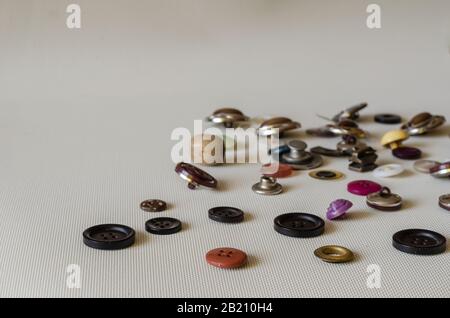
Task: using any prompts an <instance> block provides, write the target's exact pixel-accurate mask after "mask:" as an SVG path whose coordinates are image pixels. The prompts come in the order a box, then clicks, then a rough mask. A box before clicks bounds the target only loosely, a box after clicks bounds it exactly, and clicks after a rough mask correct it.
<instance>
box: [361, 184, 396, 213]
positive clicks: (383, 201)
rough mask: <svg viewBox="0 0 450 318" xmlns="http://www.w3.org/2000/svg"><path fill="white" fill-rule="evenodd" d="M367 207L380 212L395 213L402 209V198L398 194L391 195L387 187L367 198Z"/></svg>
mask: <svg viewBox="0 0 450 318" xmlns="http://www.w3.org/2000/svg"><path fill="white" fill-rule="evenodd" d="M366 200H367V205H368V206H370V207H371V208H374V209H377V210H381V211H396V210H399V209H400V208H401V207H402V203H403V202H402V198H401V197H400V196H399V195H398V194H394V193H391V190H390V189H389V188H387V187H384V188H383V189H381V191H380V192H375V193H372V194H369V195H368V196H367V199H366Z"/></svg>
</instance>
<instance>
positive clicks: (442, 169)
mask: <svg viewBox="0 0 450 318" xmlns="http://www.w3.org/2000/svg"><path fill="white" fill-rule="evenodd" d="M430 173H431V175H432V176H433V177H436V178H447V177H450V161H449V162H444V163H441V164H438V165H436V166H434V167H432V168H431V169H430Z"/></svg>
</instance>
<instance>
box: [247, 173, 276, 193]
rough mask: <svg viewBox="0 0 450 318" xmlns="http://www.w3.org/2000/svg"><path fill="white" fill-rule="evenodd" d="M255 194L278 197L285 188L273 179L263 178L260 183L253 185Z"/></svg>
mask: <svg viewBox="0 0 450 318" xmlns="http://www.w3.org/2000/svg"><path fill="white" fill-rule="evenodd" d="M252 190H253V192H255V193H257V194H262V195H277V194H280V193H281V192H283V187H282V186H281V184H279V183H278V182H277V179H275V178H272V177H266V176H262V177H261V179H260V181H259V182H258V183H256V184H254V185H253V187H252Z"/></svg>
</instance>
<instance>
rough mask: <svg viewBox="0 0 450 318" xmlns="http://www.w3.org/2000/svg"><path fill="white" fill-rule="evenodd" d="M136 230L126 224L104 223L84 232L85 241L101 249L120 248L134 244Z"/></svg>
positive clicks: (90, 245)
mask: <svg viewBox="0 0 450 318" xmlns="http://www.w3.org/2000/svg"><path fill="white" fill-rule="evenodd" d="M135 237H136V233H135V231H134V230H133V229H132V228H130V227H128V226H125V225H119V224H102V225H96V226H93V227H91V228H88V229H87V230H86V231H84V232H83V242H84V244H86V245H87V246H89V247H92V248H95V249H99V250H120V249H124V248H127V247H129V246H131V245H133V244H134V241H135Z"/></svg>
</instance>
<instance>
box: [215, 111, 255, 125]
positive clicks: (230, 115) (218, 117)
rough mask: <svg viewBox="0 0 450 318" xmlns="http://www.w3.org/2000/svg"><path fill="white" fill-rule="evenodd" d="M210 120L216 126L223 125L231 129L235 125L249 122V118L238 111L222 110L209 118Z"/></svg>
mask: <svg viewBox="0 0 450 318" xmlns="http://www.w3.org/2000/svg"><path fill="white" fill-rule="evenodd" d="M208 120H209V121H211V122H213V123H215V124H223V125H224V126H225V127H227V128H230V127H233V125H234V124H235V123H238V122H244V121H248V120H249V118H248V117H247V116H245V115H244V114H243V113H242V112H241V111H240V110H238V109H235V108H221V109H218V110H216V111H215V112H214V113H213V114H212V115H211V116H209V117H208Z"/></svg>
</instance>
